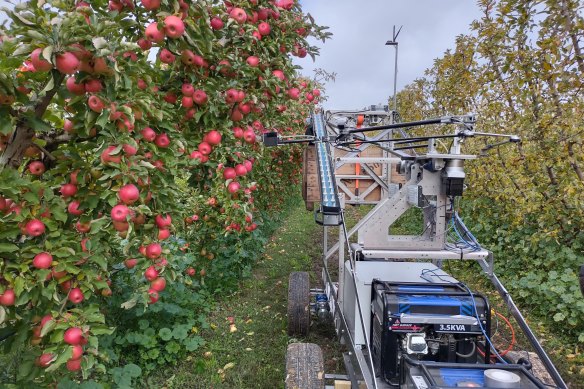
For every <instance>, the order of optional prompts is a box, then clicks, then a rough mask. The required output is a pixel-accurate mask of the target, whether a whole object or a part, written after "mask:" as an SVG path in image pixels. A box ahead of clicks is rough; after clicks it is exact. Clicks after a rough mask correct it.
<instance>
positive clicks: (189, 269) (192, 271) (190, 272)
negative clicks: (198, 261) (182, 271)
mask: <svg viewBox="0 0 584 389" xmlns="http://www.w3.org/2000/svg"><path fill="white" fill-rule="evenodd" d="M186 273H187V275H189V276H191V277H192V276H194V275H195V274H197V271H196V270H195V269H194V268H192V267H189V268H188V269H187V270H186Z"/></svg>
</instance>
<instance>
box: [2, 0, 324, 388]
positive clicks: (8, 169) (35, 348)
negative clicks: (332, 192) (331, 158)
mask: <svg viewBox="0 0 584 389" xmlns="http://www.w3.org/2000/svg"><path fill="white" fill-rule="evenodd" d="M157 3H158V2H157V1H156V0H150V1H147V0H142V1H141V3H134V2H133V1H131V0H121V1H118V0H111V1H109V3H108V2H106V1H105V0H91V1H87V2H85V1H78V2H74V1H72V0H30V1H27V2H23V3H21V4H19V5H16V6H15V7H14V8H13V9H5V10H4V12H5V13H6V15H7V16H8V19H9V21H10V22H9V23H8V24H6V25H5V26H4V27H3V28H2V29H0V152H1V154H0V212H1V213H0V215H1V217H0V219H1V222H0V331H1V332H2V335H4V334H6V335H8V334H13V333H14V335H13V336H10V337H8V339H7V340H5V341H3V342H2V343H3V347H4V351H5V352H16V351H17V350H20V349H22V348H23V347H26V348H28V349H29V350H30V352H26V353H24V355H23V360H22V361H21V365H20V366H19V376H18V378H17V380H18V382H27V381H29V382H30V381H35V382H38V383H55V382H58V381H59V380H62V378H63V377H64V376H70V377H71V378H73V381H74V380H77V379H80V378H83V379H88V378H89V377H91V378H93V379H94V380H95V382H97V381H99V380H101V379H103V380H105V381H112V380H113V382H116V384H118V385H121V386H124V385H126V386H128V385H130V384H131V382H132V380H133V379H135V378H136V376H137V375H139V373H138V369H140V366H138V365H141V358H140V357H142V358H144V359H146V360H147V362H146V363H145V365H144V366H142V368H145V369H152V368H153V366H154V364H156V363H160V362H161V361H162V360H169V359H172V358H173V357H172V356H173V355H180V354H181V353H184V352H185V350H187V351H188V350H190V349H195V348H197V347H198V346H200V344H202V342H203V341H202V339H200V338H199V337H198V336H197V335H196V334H193V333H189V331H188V330H187V327H188V328H191V329H192V327H195V326H202V325H203V324H204V320H203V319H202V318H201V317H200V316H199V315H197V314H194V313H193V312H194V311H195V309H196V310H197V312H201V309H202V308H201V302H202V301H203V298H204V297H205V296H206V294H208V293H212V292H217V291H222V290H224V288H228V287H229V284H230V283H233V282H234V280H235V279H237V277H239V276H241V275H242V274H244V273H245V271H246V270H249V266H250V265H251V264H252V263H253V261H254V259H255V255H256V253H257V252H256V250H257V249H258V247H259V245H261V242H262V241H261V240H257V238H258V234H259V233H258V232H257V230H256V228H257V227H258V225H260V224H261V223H262V212H274V211H275V210H276V209H277V206H278V204H281V203H282V201H283V200H284V198H285V196H286V194H287V193H288V192H287V191H286V190H282V188H281V182H282V178H288V179H290V180H292V181H294V180H297V175H298V173H299V168H298V162H299V157H300V152H299V150H298V149H297V148H296V149H295V148H291V149H289V150H278V151H275V152H272V151H266V150H264V149H263V148H262V147H261V146H260V144H259V143H258V139H257V138H258V137H260V136H261V134H262V132H263V131H265V130H266V129H278V130H279V131H280V132H283V133H286V132H291V131H299V130H300V129H301V128H302V125H303V119H304V118H305V117H306V115H307V114H308V112H309V110H310V108H311V105H312V104H314V103H317V102H318V101H319V97H318V96H319V91H316V89H317V88H318V85H317V84H316V83H314V82H313V81H310V80H306V79H299V78H298V77H297V75H296V70H295V68H294V66H292V64H291V60H290V58H289V54H293V55H296V56H299V57H304V56H306V55H307V54H309V55H311V56H313V55H315V54H316V53H317V50H316V49H315V48H314V47H311V46H309V45H308V43H307V40H306V38H307V37H308V36H315V37H318V38H321V39H325V38H326V37H327V36H328V33H326V32H324V29H323V28H322V27H319V26H317V25H316V24H314V20H313V19H312V18H311V17H310V16H306V15H304V14H303V13H302V11H301V9H300V7H299V6H298V5H295V4H294V2H293V1H288V0H278V1H275V2H274V1H268V0H260V1H257V0H249V1H248V0H240V1H234V2H232V3H223V2H218V1H213V0H205V1H196V2H184V1H182V0H163V1H162V2H161V3H160V4H157ZM243 19H246V20H243ZM214 20H215V21H214ZM217 20H219V22H220V23H219V22H218V21H217ZM154 22H156V23H157V25H153V23H154ZM266 25H267V29H266ZM153 26H154V27H153ZM183 30H184V31H183ZM160 34H161V35H162V37H161V38H160V37H158V35H160ZM151 47H152V48H151ZM250 57H254V59H250ZM238 165H241V166H239V167H238ZM241 167H243V168H244V171H242V170H241ZM230 168H236V169H239V170H238V174H237V175H236V176H235V177H231V176H229V175H228V174H227V170H228V169H230ZM136 193H137V194H136ZM116 212H119V213H116ZM158 244H162V245H161V249H162V252H161V253H159V252H157V248H158ZM177 244H178V245H179V246H177ZM42 253H48V254H50V256H51V257H52V261H48V262H47V261H46V259H47V256H46V255H45V254H42ZM39 254H42V255H41V257H42V258H41V257H37V256H38V255H39ZM35 258H36V259H35ZM39 258H40V259H39ZM128 260H136V261H135V262H136V263H132V261H128ZM191 268H192V269H193V271H196V272H195V273H193V271H192V270H191ZM145 277H146V278H145ZM165 283H166V285H167V286H166V290H164V289H165V286H164V284H165ZM80 293H81V295H80ZM12 294H14V302H13V301H11V299H12ZM79 297H80V300H79ZM158 299H160V301H158ZM157 301H158V302H157ZM179 302H180V303H179ZM120 307H121V308H123V309H121V308H120ZM191 309H192V310H193V312H191V311H190V310H191ZM173 318H176V319H177V320H174V319H173ZM114 326H116V327H117V331H116V332H113V331H114ZM181 326H182V327H181ZM72 328H79V329H80V330H81V332H80V334H81V337H80V338H76V337H74V338H70V339H69V343H70V344H67V343H65V342H64V334H65V332H66V331H68V330H69V329H72ZM169 331H170V333H169ZM185 331H186V333H188V335H186V336H185ZM191 332H192V331H191ZM145 333H148V336H144V334H145ZM169 334H170V338H169ZM3 337H4V336H3ZM154 343H155V344H154ZM153 344H154V345H153ZM72 346H81V347H82V356H81V357H74V356H73V352H76V350H75V348H74V347H72ZM151 346H152V347H151ZM128 349H129V350H138V351H137V353H136V354H135V355H131V356H130V354H128V355H120V354H119V350H128ZM156 353H158V356H160V355H162V354H163V357H161V358H159V357H158V356H156V357H154V354H156ZM167 356H171V357H167ZM43 358H44V359H43ZM125 359H127V361H126V360H125ZM132 362H134V363H135V364H136V367H137V368H138V369H136V368H134V367H133V366H134V365H133V364H132ZM115 365H119V366H118V367H116V368H113V369H112V368H111V366H115ZM65 366H66V369H65ZM67 370H69V371H70V372H67ZM79 370H81V373H78V371H79ZM66 382H68V381H67V380H64V381H62V383H66ZM88 383H89V381H88ZM27 385H32V383H29V384H27ZM63 385H65V384H63ZM88 385H89V384H88Z"/></svg>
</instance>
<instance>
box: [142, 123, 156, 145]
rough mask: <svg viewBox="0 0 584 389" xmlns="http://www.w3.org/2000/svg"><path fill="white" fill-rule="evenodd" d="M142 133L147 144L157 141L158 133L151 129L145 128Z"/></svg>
mask: <svg viewBox="0 0 584 389" xmlns="http://www.w3.org/2000/svg"><path fill="white" fill-rule="evenodd" d="M140 133H141V134H142V138H144V140H145V141H146V142H153V141H154V139H156V132H155V131H154V130H153V129H152V128H150V127H145V128H144V129H143V130H142V131H141V132H140Z"/></svg>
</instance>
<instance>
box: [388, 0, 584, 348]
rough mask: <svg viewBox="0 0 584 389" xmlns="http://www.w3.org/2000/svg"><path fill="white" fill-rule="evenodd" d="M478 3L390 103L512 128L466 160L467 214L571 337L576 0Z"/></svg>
mask: <svg viewBox="0 0 584 389" xmlns="http://www.w3.org/2000/svg"><path fill="white" fill-rule="evenodd" d="M479 3H480V6H481V9H482V11H483V13H484V15H483V17H482V18H481V19H480V20H477V21H475V22H474V23H473V24H472V32H471V33H470V34H469V35H463V36H459V37H458V38H457V42H456V48H455V49H454V50H453V51H447V52H446V53H445V54H444V56H443V57H442V58H439V59H437V60H436V61H435V63H434V66H433V67H432V68H431V69H429V70H427V72H426V77H424V78H422V79H419V80H416V82H414V83H413V84H411V85H409V86H408V87H407V88H406V89H405V90H404V91H402V92H401V95H400V99H399V100H400V111H401V112H402V114H403V116H404V118H406V119H408V120H410V119H411V120H417V119H421V118H423V117H428V116H437V115H443V114H445V113H451V114H465V113H467V112H476V113H477V114H478V115H477V117H478V128H477V130H479V131H485V132H499V133H512V134H517V135H519V136H520V137H521V139H522V142H521V144H519V146H518V147H510V146H504V147H499V148H497V149H494V150H491V152H490V153H489V154H488V155H487V156H485V157H484V158H481V159H479V160H478V161H477V162H474V163H471V164H470V165H469V168H470V172H469V174H468V177H469V183H468V190H467V192H466V196H467V197H468V200H467V204H466V206H465V209H466V210H467V211H468V212H466V213H467V214H468V217H469V218H470V219H471V221H472V225H474V228H473V231H476V232H477V235H478V236H479V237H480V238H481V241H482V242H484V245H485V246H486V247H489V248H490V249H492V250H493V251H494V253H495V258H498V261H497V269H498V272H499V273H502V275H503V277H504V279H505V281H506V282H507V285H509V286H510V289H511V290H512V292H513V295H514V296H516V297H518V299H519V300H520V302H521V304H522V305H523V306H524V307H529V309H530V311H531V312H532V313H533V314H535V315H539V316H541V317H544V318H547V319H548V320H550V321H554V322H559V323H561V324H562V325H561V326H559V327H557V326H556V327H555V328H556V329H557V332H558V333H559V332H563V333H564V334H565V335H569V336H571V337H573V338H574V339H575V338H578V341H580V342H581V341H584V302H583V301H582V297H581V295H580V291H579V288H578V282H577V271H578V267H579V266H580V265H581V264H582V248H583V245H584V233H583V232H582V231H584V213H583V212H584V208H583V207H582V204H583V203H584V191H582V185H583V182H584V175H583V174H582V170H581V169H582V164H583V163H584V160H583V155H584V154H583V152H582V151H583V149H582V148H583V146H584V144H583V143H582V137H581V132H582V119H583V117H584V116H583V115H584V99H583V96H584V95H583V94H582V86H583V84H582V73H583V72H584V57H583V56H582V50H583V48H582V47H581V39H582V35H583V31H584V19H583V18H582V16H581V15H582V10H583V5H582V3H581V2H577V1H571V0H545V1H543V0H541V1H539V0H538V1H517V0H498V1H494V0H482V1H480V2H479ZM484 142H485V141H483V140H472V141H471V142H469V143H470V144H469V145H467V146H469V147H470V149H471V151H474V152H480V150H481V149H482V148H483V147H484V146H485V143H484ZM469 200H470V201H469Z"/></svg>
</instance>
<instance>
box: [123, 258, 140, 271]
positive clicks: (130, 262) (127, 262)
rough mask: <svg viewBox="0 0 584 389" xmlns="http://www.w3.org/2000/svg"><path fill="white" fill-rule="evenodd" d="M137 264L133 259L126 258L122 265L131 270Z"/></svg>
mask: <svg viewBox="0 0 584 389" xmlns="http://www.w3.org/2000/svg"><path fill="white" fill-rule="evenodd" d="M137 264H138V260H137V259H135V258H128V259H126V260H125V261H124V265H126V267H127V268H128V269H133V268H134V267H135V266H136V265H137Z"/></svg>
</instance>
